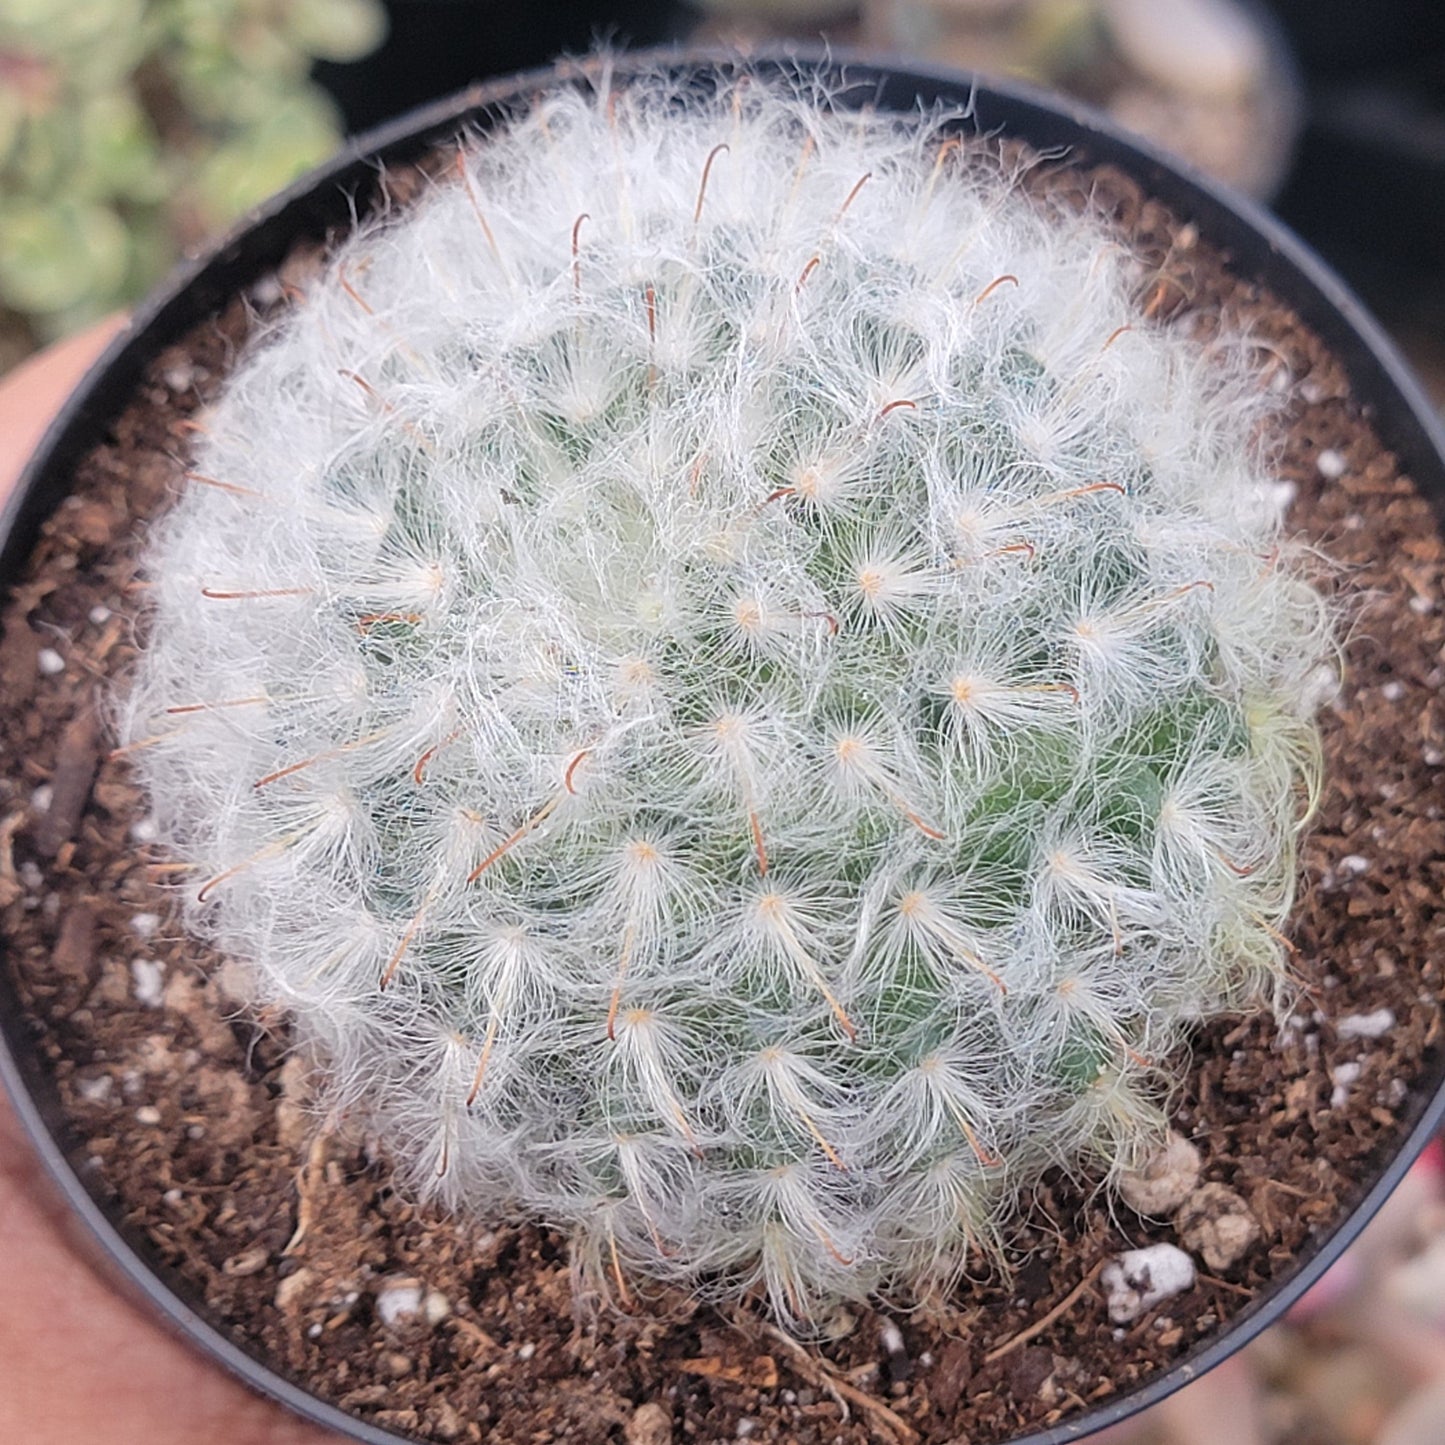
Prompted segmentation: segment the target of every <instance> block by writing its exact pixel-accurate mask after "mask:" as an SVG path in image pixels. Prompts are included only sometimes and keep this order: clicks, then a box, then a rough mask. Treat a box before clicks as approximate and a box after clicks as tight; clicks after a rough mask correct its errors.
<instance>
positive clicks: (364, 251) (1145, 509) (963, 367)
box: [126, 82, 1330, 1322]
mask: <svg viewBox="0 0 1445 1445" xmlns="http://www.w3.org/2000/svg"><path fill="white" fill-rule="evenodd" d="M1137 281H1138V275H1137V267H1136V263H1135V262H1134V261H1133V260H1132V259H1131V257H1130V256H1129V255H1128V253H1127V252H1126V251H1125V250H1123V249H1122V248H1121V247H1120V246H1119V245H1118V244H1117V241H1116V239H1115V238H1113V237H1111V236H1110V235H1109V234H1108V233H1107V232H1106V231H1105V230H1104V229H1103V228H1102V226H1101V225H1098V224H1096V223H1094V222H1093V221H1091V220H1088V219H1087V218H1085V219H1080V218H1078V217H1073V216H1069V217H1065V216H1060V215H1056V214H1053V213H1052V212H1050V211H1049V210H1048V209H1047V207H1045V206H1043V205H1041V204H1039V203H1036V202H1032V201H1030V200H1029V199H1027V198H1026V197H1025V196H1024V195H1023V194H1022V193H1021V190H1020V188H1019V186H1018V184H1017V180H1016V178H1015V177H1013V176H1010V175H1008V174H1004V173H1002V172H1001V171H1000V170H999V168H998V165H997V162H996V161H990V160H988V159H987V158H986V157H985V156H984V155H983V154H982V151H981V150H980V151H979V152H974V151H972V150H969V149H966V148H964V149H961V148H960V147H958V145H957V144H956V143H955V142H954V141H953V140H952V139H951V138H950V132H949V130H948V127H947V124H946V122H945V121H942V120H937V121H930V122H924V121H921V120H919V119H917V118H914V119H913V120H911V121H906V122H905V121H898V120H889V119H884V118H881V117H876V116H875V117H862V116H858V115H850V114H833V113H831V112H830V111H829V110H828V109H827V108H826V106H823V107H820V106H819V105H818V104H817V102H816V101H809V100H803V99H800V98H797V97H794V96H790V95H783V94H779V93H776V92H774V91H772V90H770V89H769V88H768V87H767V86H765V85H763V84H761V83H760V82H754V83H753V84H751V85H748V86H745V87H742V88H738V89H736V90H732V91H730V92H728V93H727V94H725V95H723V96H721V97H720V98H717V99H716V100H714V101H710V102H706V103H703V102H698V101H690V102H686V103H684V101H683V100H682V99H681V98H680V97H678V96H677V95H675V94H672V93H670V92H668V91H667V90H666V89H665V88H664V87H663V86H662V85H661V83H660V82H659V83H656V84H652V83H639V84H636V85H631V86H629V88H628V89H627V90H625V91H623V92H621V93H620V94H618V95H616V96H607V95H603V96H600V97H599V96H591V97H588V96H583V95H580V94H574V93H570V92H568V93H557V94H553V95H549V96H547V97H545V98H544V99H542V100H540V101H539V102H538V104H537V105H536V107H535V109H534V110H533V111H532V113H530V114H529V115H527V116H525V117H523V118H521V119H518V120H516V121H515V122H514V123H512V124H511V125H510V126H509V127H508V128H506V129H504V130H503V131H501V132H500V133H499V134H497V135H495V136H492V137H490V138H488V139H487V140H486V141H485V142H482V143H480V144H478V145H477V146H476V147H475V148H474V149H472V150H469V151H467V152H466V153H465V155H464V156H463V157H462V159H461V160H460V161H459V164H458V168H457V174H456V175H455V176H454V177H453V178H451V179H448V180H447V181H446V182H444V183H443V182H438V183H437V184H435V185H434V186H433V187H432V188H431V190H430V192H429V194H428V195H427V196H426V197H425V198H424V199H423V200H422V201H421V202H420V203H419V204H418V205H417V206H416V207H415V208H414V209H413V210H411V211H410V212H408V213H407V214H406V215H404V216H401V217H398V218H390V219H388V220H386V221H385V222H383V223H378V224H372V225H369V226H367V227H365V228H364V229H363V231H362V233H361V234H360V235H358V236H357V237H355V238H354V239H352V240H351V241H349V242H347V243H346V244H345V245H344V246H343V247H342V248H341V249H340V251H339V252H338V254H337V255H336V257H335V258H334V260H333V261H332V262H331V264H330V266H329V268H328V269H327V271H326V273H325V274H324V275H323V276H322V277H321V278H319V279H318V280H317V281H316V282H315V283H314V284H313V285H312V286H311V288H310V290H309V293H308V295H307V296H306V298H305V300H304V302H302V303H301V304H300V305H299V306H298V308H297V309H296V311H295V312H294V314H292V315H291V316H289V317H288V318H286V319H285V320H284V321H283V322H282V323H281V324H280V325H279V326H278V327H276V328H275V330H274V332H273V333H272V334H270V335H268V336H267V337H265V338H264V339H263V341H262V342H261V343H260V344H259V345H256V346H255V347H253V349H252V350H251V352H250V354H249V355H248V356H247V358H246V359H245V360H244V361H243V362H242V363H241V365H240V366H239V367H238V368H237V371H236V374H235V375H234V377H233V378H232V380H231V382H230V383H229V386H228V388H227V390H226V392H225V394H224V395H223V397H222V399H221V400H220V402H219V403H218V404H217V406H216V407H215V409H214V411H213V413H212V414H211V415H210V417H209V418H208V422H207V430H206V434H205V437H204V440H203V442H202V443H201V447H200V454H199V456H198V457H197V459H196V462H195V470H194V472H193V473H192V474H191V476H192V482H193V484H192V485H191V486H190V487H189V488H188V490H187V492H186V494H185V496H184V497H183V498H182V499H181V500H180V501H179V502H178V504H177V505H176V507H175V508H174V510H173V511H172V512H171V513H170V514H168V515H167V516H166V517H165V518H164V519H162V520H161V522H160V523H159V524H158V526H157V529H156V535H155V537H154V540H153V543H152V545H151V549H150V553H149V558H148V569H149V572H150V574H151V576H152V577H153V578H154V581H155V589H154V591H155V608H154V613H153V616H152V619H151V626H150V637H149V642H148V646H147V650H146V652H145V654H144V656H143V659H142V663H141V667H140V673H139V678H138V681H137V683H136V686H135V688H134V690H133V692H132V694H131V696H130V698H129V701H128V716H127V724H126V726H127V732H128V736H129V738H130V740H131V741H133V742H135V741H141V740H146V741H148V742H149V744H150V745H149V746H147V747H145V748H144V749H141V750H140V751H138V752H137V753H136V760H137V765H138V767H139V768H140V770H141V772H142V773H143V775H144V777H145V780H146V782H147V785H148V787H149V789H150V793H151V797H152V799H153V805H154V808H155V812H156V815H157V818H158V821H159V823H160V824H161V827H162V832H163V836H164V837H165V839H166V840H167V841H168V842H169V845H170V846H171V848H172V849H173V850H174V851H175V852H176V853H177V855H179V856H180V857H181V858H183V859H185V860H186V861H188V862H190V863H192V864H193V865H194V868H195V870H196V876H197V877H198V878H201V879H205V880H206V881H205V883H204V885H203V886H199V887H198V888H196V889H195V890H193V892H192V894H191V902H190V908H189V913H190V917H191V919H192V921H193V923H194V925H195V926H196V927H197V928H199V929H202V930H205V931H206V932H208V933H209V934H210V935H211V936H212V937H214V938H215V939H216V940H217V941H218V942H219V944H220V945H221V946H222V947H223V948H225V949H226V950H227V951H229V952H231V953H233V954H234V955H236V956H238V957H240V958H242V959H244V960H246V961H247V962H248V963H250V964H251V965H253V966H254V968H255V970H256V972H257V976H258V979H259V981H260V982H259V987H260V990H261V993H262V995H263V997H265V998H266V999H268V1000H270V1001H272V1002H275V1003H281V1004H284V1005H285V1006H286V1007H287V1008H288V1009H289V1010H290V1011H291V1014H292V1016H293V1018H294V1020H295V1027H296V1031H297V1033H298V1036H299V1038H300V1040H301V1041H302V1042H303V1043H304V1044H305V1045H306V1046H307V1047H308V1048H310V1049H312V1050H314V1051H315V1053H316V1054H317V1055H318V1056H319V1057H320V1058H321V1059H323V1060H324V1061H325V1066H326V1072H327V1077H328V1080H329V1083H330V1088H331V1090H332V1093H333V1096H334V1098H335V1099H336V1101H338V1102H339V1103H340V1104H342V1105H346V1106H351V1107H357V1108H363V1109H365V1110H366V1111H367V1113H368V1116H369V1117H370V1118H371V1119H372V1120H374V1121H375V1123H376V1124H377V1126H378V1127H379V1128H380V1129H381V1131H382V1133H383V1134H384V1136H385V1137H386V1138H387V1140H388V1141H389V1145H390V1148H391V1150H392V1152H393V1155H394V1157H395V1159H396V1161H397V1163H398V1165H399V1166H400V1167H401V1169H402V1171H403V1172H404V1173H405V1174H406V1175H407V1176H408V1177H409V1178H410V1179H411V1180H412V1181H413V1183H414V1184H415V1185H418V1186H420V1187H422V1188H423V1189H425V1190H426V1191H427V1192H429V1193H433V1194H435V1195H437V1196H439V1197H440V1198H441V1199H442V1200H443V1201H444V1202H445V1203H446V1204H447V1205H448V1206H449V1207H452V1208H456V1209H463V1210H467V1211H471V1212H473V1213H475V1214H478V1215H481V1216H493V1217H495V1216H498V1215H501V1214H518V1213H521V1214H525V1215H531V1216H534V1217H540V1218H543V1219H546V1220H548V1221H551V1222H555V1223H557V1224H560V1225H563V1226H565V1227H567V1228H568V1229H569V1230H571V1231H572V1233H573V1236H574V1239H575V1241H576V1248H577V1253H578V1258H579V1260H581V1261H582V1262H583V1263H584V1265H588V1266H590V1268H591V1270H592V1272H593V1273H594V1275H595V1276H596V1277H597V1278H598V1279H600V1280H603V1281H608V1280H613V1281H617V1282H619V1283H620V1282H621V1281H622V1280H624V1279H626V1278H627V1277H628V1276H629V1275H630V1274H632V1273H634V1272H635V1273H638V1274H641V1275H647V1276H653V1277H664V1278H672V1279H678V1280H685V1281H688V1282H690V1283H691V1284H693V1285H695V1286H698V1287H707V1288H713V1289H718V1290H720V1291H724V1292H726V1291H737V1290H741V1289H746V1288H749V1287H751V1286H753V1285H754V1284H760V1285H762V1286H763V1287H764V1288H765V1289H766V1290H767V1291H768V1293H769V1294H770V1296H771V1299H772V1302H773V1304H774V1306H775V1308H776V1309H777V1311H778V1312H779V1313H780V1314H781V1315H782V1316H784V1317H785V1318H787V1319H789V1320H791V1321H794V1322H798V1321H804V1320H806V1319H807V1318H809V1317H811V1316H812V1315H813V1314H814V1313H815V1312H816V1309H817V1308H818V1306H819V1305H820V1304H821V1303H826V1302H828V1301H831V1300H836V1299H839V1298H858V1297H861V1296H864V1295H866V1294H867V1293H869V1292H870V1291H872V1290H875V1289H877V1288H879V1287H882V1286H884V1285H902V1286H904V1287H907V1288H912V1289H917V1288H920V1287H922V1286H923V1285H925V1284H928V1283H932V1282H936V1281H937V1280H939V1279H940V1278H947V1277H949V1276H951V1275H952V1274H954V1273H955V1272H957V1271H958V1270H960V1269H961V1268H963V1267H964V1265H965V1263H966V1261H967V1259H968V1256H969V1253H970V1251H971V1250H977V1249H986V1250H987V1249H993V1248H995V1247H996V1245H997V1242H998V1241H999V1240H1000V1239H1001V1238H1002V1237H1003V1236H1005V1235H1006V1233H1007V1230H1006V1224H1007V1221H1008V1218H1009V1216H1010V1212H1011V1211H1012V1210H1013V1208H1014V1207H1015V1203H1014V1201H1015V1200H1016V1199H1017V1197H1018V1195H1019V1192H1020V1191H1021V1190H1026V1189H1027V1188H1028V1187H1029V1186H1030V1184H1031V1183H1032V1182H1034V1181H1035V1180H1036V1179H1037V1178H1038V1177H1039V1176H1040V1174H1041V1173H1042V1172H1043V1171H1044V1170H1046V1169H1048V1168H1051V1167H1054V1166H1064V1167H1067V1168H1086V1169H1091V1170H1101V1171H1104V1172H1106V1173H1107V1172H1109V1171H1117V1170H1120V1169H1122V1168H1125V1167H1127V1166H1128V1165H1129V1164H1130V1163H1131V1162H1134V1161H1135V1160H1136V1159H1137V1157H1138V1155H1139V1152H1140V1150H1141V1149H1142V1148H1144V1147H1145V1146H1146V1145H1147V1144H1148V1143H1149V1142H1150V1141H1151V1139H1152V1138H1154V1137H1156V1133H1157V1130H1158V1128H1159V1127H1160V1124H1161V1120H1162V1115H1161V1112H1160V1100H1161V1098H1162V1097H1163V1096H1164V1095H1165V1094H1166V1093H1167V1090H1168V1087H1169V1082H1170V1078H1169V1073H1168V1065H1169V1060H1170V1055H1171V1053H1172V1051H1173V1050H1174V1049H1175V1047H1176V1045H1177V1044H1178V1043H1179V1042H1180V1041H1181V1039H1182V1038H1183V1036H1184V1031H1185V1029H1186V1028H1187V1026H1188V1025H1189V1024H1191V1023H1192V1022H1194V1021H1197V1020H1199V1019H1201V1018H1206V1017H1208V1016H1210V1015H1212V1014H1216V1013H1218V1012H1220V1011H1222V1010H1225V1009H1229V1008H1235V1007H1238V1006H1240V1005H1242V1004H1245V1003H1248V1002H1250V1001H1252V1000H1256V999H1258V998H1259V997H1261V996H1262V995H1267V994H1268V992H1269V991H1270V990H1271V989H1272V988H1274V987H1276V986H1277V985H1278V983H1279V980H1280V978H1281V977H1282V972H1283V971H1282V964H1281V957H1280V954H1281V947H1282V945H1281V942H1280V939H1279V933H1278V930H1279V929H1280V928H1281V927H1282V926H1283V924H1284V922H1285V918H1286V915H1287V912H1288V909H1289V906H1290V902H1291V896H1292V887H1293V877H1294V859H1293V849H1294V843H1293V840H1294V836H1295V831H1296V828H1297V824H1298V822H1299V818H1300V815H1301V813H1302V811H1303V809H1304V802H1303V799H1304V798H1306V797H1307V796H1309V795H1311V794H1312V791H1313V788H1314V786H1315V784H1314V781H1313V778H1312V768H1313V758H1314V754H1315V743H1314V733H1313V726H1312V724H1311V722H1310V720H1309V712H1310V706H1311V704H1310V703H1309V701H1308V699H1309V696H1310V692H1311V679H1312V677H1313V675H1314V674H1315V673H1316V671H1317V669H1318V667H1319V665H1320V663H1321V660H1322V658H1323V657H1325V656H1326V655H1327V653H1328V651H1329V646H1330V619H1329V616H1328V613H1327V611H1326V609H1325V607H1324V605H1323V604H1322V602H1321V600H1320V598H1319V597H1318V596H1317V595H1316V593H1315V592H1314V591H1313V590H1312V588H1311V587H1310V586H1309V585H1308V583H1307V582H1306V581H1305V580H1303V578H1302V576H1301V572H1300V569H1299V567H1298V565H1297V563H1296V562H1295V561H1294V559H1293V558H1292V556H1291V554H1290V552H1289V550H1288V549H1287V548H1281V547H1280V546H1279V545H1278V542H1277V532H1278V526H1279V512H1280V506H1279V501H1278V496H1277V490H1278V489H1277V488H1276V487H1275V485H1274V484H1273V483H1272V482H1271V481H1270V479H1269V476H1268V472H1267V470H1266V469H1265V467H1264V464H1263V463H1262V462H1261V461H1260V459H1259V457H1258V455H1257V450H1256V447H1255V445H1254V444H1253V442H1252V440H1251V437H1252V436H1253V434H1254V433H1255V431H1256V429H1257V427H1258V424H1259V423H1260V421H1261V419H1262V418H1263V417H1265V416H1266V415H1267V413H1268V403H1267V401H1266V400H1265V399H1264V398H1263V395H1262V392H1261V391H1260V389H1259V388H1258V387H1257V386H1255V385H1254V384H1253V383H1252V381H1251V378H1250V374H1249V371H1248V367H1247V359H1246V358H1247V348H1246V347H1245V346H1244V345H1243V344H1242V343H1239V344H1234V343H1232V342H1231V341H1230V340H1229V339H1228V338H1226V339H1225V340H1224V341H1222V342H1216V343H1215V344H1214V345H1213V346H1212V347H1211V348H1210V349H1209V350H1207V351H1206V350H1205V349H1204V348H1202V347H1201V346H1199V345H1198V344H1196V343H1193V342H1191V341H1190V340H1189V339H1188V338H1187V337H1185V336H1183V335H1181V334H1179V333H1177V332H1176V331H1174V330H1171V329H1169V328H1167V327H1163V326H1160V325H1156V324H1154V323H1152V322H1150V321H1148V320H1147V319H1145V317H1143V316H1142V315H1141V314H1140V313H1139V311H1138V309H1137V307H1136V306H1135V304H1134V303H1133V301H1132V299H1131V298H1132V296H1133V294H1134V290H1135V287H1136V285H1137ZM624 1287H625V1286H624Z"/></svg>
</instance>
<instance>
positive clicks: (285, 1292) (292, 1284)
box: [276, 1265, 316, 1310]
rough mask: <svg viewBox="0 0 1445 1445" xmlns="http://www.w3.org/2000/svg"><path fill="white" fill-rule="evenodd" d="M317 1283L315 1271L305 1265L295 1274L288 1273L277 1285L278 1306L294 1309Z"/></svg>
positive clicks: (278, 1307) (282, 1308)
mask: <svg viewBox="0 0 1445 1445" xmlns="http://www.w3.org/2000/svg"><path fill="white" fill-rule="evenodd" d="M315 1283H316V1275H315V1273H314V1271H312V1270H310V1269H307V1268H306V1267H305V1266H304V1265H303V1266H302V1267H301V1268H300V1269H298V1270H297V1271H296V1272H295V1273H294V1274H288V1275H287V1276H286V1278H285V1279H283V1280H282V1281H281V1282H280V1283H279V1284H278V1285H277V1286H276V1308H277V1309H279V1310H291V1309H294V1308H295V1307H296V1306H297V1305H299V1304H300V1303H301V1301H302V1299H303V1298H304V1297H305V1295H306V1294H307V1293H308V1292H309V1291H310V1289H311V1287H312V1285H314V1284H315Z"/></svg>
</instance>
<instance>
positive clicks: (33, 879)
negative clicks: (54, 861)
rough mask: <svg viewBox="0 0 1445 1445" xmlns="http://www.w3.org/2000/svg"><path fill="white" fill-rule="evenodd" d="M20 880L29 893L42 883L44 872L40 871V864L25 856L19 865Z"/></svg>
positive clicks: (43, 881)
mask: <svg viewBox="0 0 1445 1445" xmlns="http://www.w3.org/2000/svg"><path fill="white" fill-rule="evenodd" d="M20 881H21V882H22V883H23V884H24V885H25V887H26V888H27V889H28V890H29V891H30V892H31V893H34V892H35V890H36V889H37V888H40V887H42V886H43V885H44V883H45V874H43V873H42V872H41V871H40V865H39V864H38V863H37V862H36V861H35V860H34V859H33V858H27V859H26V860H25V861H24V862H23V863H22V864H21V865H20Z"/></svg>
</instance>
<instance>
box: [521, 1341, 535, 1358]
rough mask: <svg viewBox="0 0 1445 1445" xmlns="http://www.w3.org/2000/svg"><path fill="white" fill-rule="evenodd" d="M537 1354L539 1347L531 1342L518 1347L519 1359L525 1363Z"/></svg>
mask: <svg viewBox="0 0 1445 1445" xmlns="http://www.w3.org/2000/svg"><path fill="white" fill-rule="evenodd" d="M536 1353H537V1346H536V1345H535V1344H534V1343H533V1342H532V1341H531V1340H527V1341H525V1342H524V1343H523V1344H520V1345H518V1346H517V1358H518V1359H519V1360H522V1361H523V1362H525V1361H527V1360H530V1359H531V1358H532V1356H533V1355H535V1354H536Z"/></svg>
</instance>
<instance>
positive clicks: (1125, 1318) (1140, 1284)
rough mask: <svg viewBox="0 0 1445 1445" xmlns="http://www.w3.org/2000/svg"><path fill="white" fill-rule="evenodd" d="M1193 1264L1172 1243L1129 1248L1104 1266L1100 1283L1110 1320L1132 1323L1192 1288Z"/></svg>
mask: <svg viewBox="0 0 1445 1445" xmlns="http://www.w3.org/2000/svg"><path fill="white" fill-rule="evenodd" d="M1194 1278H1195V1271H1194V1261H1193V1260H1192V1259H1190V1257H1189V1256H1188V1255H1187V1254H1185V1252H1184V1251H1183V1250H1182V1249H1180V1248H1178V1247H1177V1246H1176V1245H1172V1244H1151V1245H1148V1246H1147V1247H1146V1248H1144V1249H1130V1250H1126V1251H1125V1252H1124V1253H1123V1254H1120V1255H1117V1256H1116V1257H1115V1258H1113V1259H1111V1260H1110V1261H1109V1263H1108V1264H1106V1265H1105V1266H1104V1269H1103V1273H1102V1274H1100V1276H1099V1279H1100V1282H1101V1283H1102V1284H1103V1286H1104V1291H1105V1293H1106V1295H1107V1296H1108V1308H1109V1319H1110V1320H1111V1321H1112V1322H1113V1323H1114V1324H1116V1325H1127V1324H1131V1323H1132V1322H1133V1321H1134V1320H1137V1319H1138V1318H1139V1316H1140V1315H1142V1314H1143V1313H1144V1312H1145V1311H1146V1310H1151V1309H1153V1308H1154V1306H1155V1305H1157V1304H1158V1303H1159V1302H1160V1301H1161V1300H1166V1299H1170V1298H1172V1297H1173V1296H1174V1295H1177V1294H1182V1293H1183V1292H1184V1291H1185V1290H1187V1289H1193V1288H1194Z"/></svg>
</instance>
